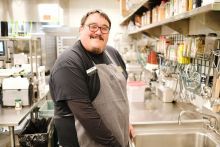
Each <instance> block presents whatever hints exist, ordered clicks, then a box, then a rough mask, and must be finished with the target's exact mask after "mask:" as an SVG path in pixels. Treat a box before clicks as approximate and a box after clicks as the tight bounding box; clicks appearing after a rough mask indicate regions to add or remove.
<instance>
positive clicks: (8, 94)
mask: <svg viewBox="0 0 220 147" xmlns="http://www.w3.org/2000/svg"><path fill="white" fill-rule="evenodd" d="M28 88H29V81H28V79H27V78H21V77H16V78H12V77H10V78H4V79H3V81H2V94H3V97H2V101H3V106H15V100H16V99H20V100H21V101H22V105H23V106H28V105H30V99H29V96H28V91H29V90H28Z"/></svg>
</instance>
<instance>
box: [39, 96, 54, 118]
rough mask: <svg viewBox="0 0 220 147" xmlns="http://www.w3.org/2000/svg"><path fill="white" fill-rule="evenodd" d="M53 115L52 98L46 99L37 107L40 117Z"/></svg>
mask: <svg viewBox="0 0 220 147" xmlns="http://www.w3.org/2000/svg"><path fill="white" fill-rule="evenodd" d="M53 116H54V103H53V100H46V101H45V102H44V104H43V105H42V106H41V107H40V109H39V117H40V118H48V117H53Z"/></svg>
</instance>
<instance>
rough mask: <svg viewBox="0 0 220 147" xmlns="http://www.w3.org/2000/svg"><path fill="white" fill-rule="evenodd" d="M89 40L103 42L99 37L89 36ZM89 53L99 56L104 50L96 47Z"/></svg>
mask: <svg viewBox="0 0 220 147" xmlns="http://www.w3.org/2000/svg"><path fill="white" fill-rule="evenodd" d="M89 38H90V39H97V40H100V41H104V38H103V37H102V36H101V35H90V37H89ZM91 51H92V53H94V54H101V53H102V52H103V51H104V49H103V48H98V47H93V48H92V49H91Z"/></svg>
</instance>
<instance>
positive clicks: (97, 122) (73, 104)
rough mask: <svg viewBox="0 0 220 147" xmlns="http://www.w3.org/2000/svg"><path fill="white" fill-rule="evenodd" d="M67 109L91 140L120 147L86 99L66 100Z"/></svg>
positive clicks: (112, 146) (110, 146)
mask: <svg viewBox="0 0 220 147" xmlns="http://www.w3.org/2000/svg"><path fill="white" fill-rule="evenodd" d="M67 104H68V107H69V108H70V110H71V111H72V113H73V114H74V116H75V117H76V118H77V119H78V120H79V121H80V123H81V124H82V125H83V127H84V128H85V129H86V131H87V132H88V134H89V135H90V137H91V138H93V139H94V140H95V141H96V142H98V143H100V144H103V145H107V146H109V147H121V145H120V143H119V142H118V140H117V139H116V138H115V137H114V136H113V134H112V132H111V131H110V130H109V129H108V128H107V127H106V125H105V124H104V122H103V121H102V119H101V118H100V116H99V114H98V113H97V111H96V110H95V108H94V107H93V105H92V104H91V102H90V100H88V99H78V100H75V99H74V100H68V101H67Z"/></svg>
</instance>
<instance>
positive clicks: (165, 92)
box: [156, 85, 174, 103]
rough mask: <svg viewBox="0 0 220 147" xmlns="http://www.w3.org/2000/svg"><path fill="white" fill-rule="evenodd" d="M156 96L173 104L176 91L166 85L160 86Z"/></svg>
mask: <svg viewBox="0 0 220 147" xmlns="http://www.w3.org/2000/svg"><path fill="white" fill-rule="evenodd" d="M156 95H157V96H158V97H159V98H161V100H162V101H163V102H166V103H169V102H173V100H174V91H173V90H172V89H170V88H169V87H166V86H165V85H160V86H159V87H158V88H157V90H156Z"/></svg>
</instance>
